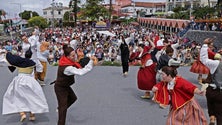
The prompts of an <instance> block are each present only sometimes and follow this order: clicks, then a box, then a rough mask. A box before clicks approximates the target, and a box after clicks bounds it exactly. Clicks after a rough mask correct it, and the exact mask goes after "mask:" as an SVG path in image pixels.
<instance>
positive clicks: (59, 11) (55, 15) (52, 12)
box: [43, 6, 72, 22]
mask: <svg viewBox="0 0 222 125" xmlns="http://www.w3.org/2000/svg"><path fill="white" fill-rule="evenodd" d="M71 10H72V9H70V8H69V7H63V6H62V7H48V8H45V9H43V17H44V18H45V19H47V21H48V22H50V21H53V20H54V21H59V20H62V19H63V16H64V14H65V13H66V12H70V11H71Z"/></svg>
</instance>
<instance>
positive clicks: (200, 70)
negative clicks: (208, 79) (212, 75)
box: [190, 60, 210, 74]
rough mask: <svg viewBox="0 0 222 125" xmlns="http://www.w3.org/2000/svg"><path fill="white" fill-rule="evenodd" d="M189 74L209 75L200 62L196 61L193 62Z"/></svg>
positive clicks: (207, 69)
mask: <svg viewBox="0 0 222 125" xmlns="http://www.w3.org/2000/svg"><path fill="white" fill-rule="evenodd" d="M190 72H193V73H197V74H209V72H210V70H209V68H208V67H206V66H205V65H204V64H203V63H202V62H201V61H199V60H196V61H194V62H193V64H192V66H191V68H190Z"/></svg>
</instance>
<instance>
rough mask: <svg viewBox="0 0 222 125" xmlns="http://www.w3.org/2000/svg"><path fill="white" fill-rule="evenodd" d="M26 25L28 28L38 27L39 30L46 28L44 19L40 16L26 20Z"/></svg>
mask: <svg viewBox="0 0 222 125" xmlns="http://www.w3.org/2000/svg"><path fill="white" fill-rule="evenodd" d="M28 24H29V26H38V27H39V28H42V29H44V28H46V27H48V25H47V21H46V19H45V18H43V17H41V16H35V17H32V18H30V19H29V20H28Z"/></svg>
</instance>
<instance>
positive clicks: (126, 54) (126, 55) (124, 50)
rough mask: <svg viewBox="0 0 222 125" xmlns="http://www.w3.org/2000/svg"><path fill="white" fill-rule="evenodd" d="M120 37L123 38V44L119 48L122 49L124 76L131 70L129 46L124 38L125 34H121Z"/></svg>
mask: <svg viewBox="0 0 222 125" xmlns="http://www.w3.org/2000/svg"><path fill="white" fill-rule="evenodd" d="M120 39H121V44H120V47H119V48H120V51H121V62H122V70H123V76H127V74H128V71H129V47H128V45H127V43H126V41H125V39H124V36H120Z"/></svg>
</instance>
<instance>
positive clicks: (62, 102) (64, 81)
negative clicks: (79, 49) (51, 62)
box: [54, 45, 97, 125]
mask: <svg viewBox="0 0 222 125" xmlns="http://www.w3.org/2000/svg"><path fill="white" fill-rule="evenodd" d="M63 50H64V56H62V57H61V59H60V60H59V67H58V72H57V79H56V81H55V85H54V89H55V93H56V97H57V100H58V123H57V125H65V121H66V112H67V109H68V108H69V107H70V106H71V105H72V104H73V103H74V102H75V101H76V100H77V97H76V95H75V93H74V91H73V90H72V88H71V85H72V84H73V83H75V78H74V76H75V75H84V74H86V73H88V72H89V71H91V70H92V68H93V64H94V65H95V63H96V62H97V59H96V57H90V60H89V61H88V63H87V64H86V65H85V66H84V67H82V66H81V65H80V63H78V62H77V61H78V57H77V53H76V52H75V50H74V49H73V48H72V47H68V46H66V45H65V46H63ZM84 59H85V58H83V59H81V60H84ZM81 60H80V61H81Z"/></svg>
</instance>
